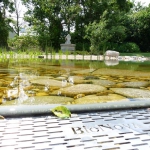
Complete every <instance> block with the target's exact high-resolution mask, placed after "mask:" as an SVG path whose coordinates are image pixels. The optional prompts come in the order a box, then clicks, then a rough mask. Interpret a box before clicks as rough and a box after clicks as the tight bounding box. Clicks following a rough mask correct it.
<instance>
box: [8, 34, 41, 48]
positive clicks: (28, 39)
mask: <svg viewBox="0 0 150 150" xmlns="http://www.w3.org/2000/svg"><path fill="white" fill-rule="evenodd" d="M8 45H9V47H10V48H11V49H15V50H18V49H19V50H25V49H33V48H38V45H39V43H38V41H37V38H36V37H35V36H29V35H26V36H16V37H15V38H13V39H10V40H9V41H8Z"/></svg>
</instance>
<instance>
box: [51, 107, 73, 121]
mask: <svg viewBox="0 0 150 150" xmlns="http://www.w3.org/2000/svg"><path fill="white" fill-rule="evenodd" d="M51 111H52V112H53V113H54V115H56V116H57V117H59V118H62V119H65V118H70V117H71V112H70V110H69V109H68V108H67V107H65V106H57V107H55V108H53V109H52V110H51Z"/></svg>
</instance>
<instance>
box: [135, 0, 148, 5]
mask: <svg viewBox="0 0 150 150" xmlns="http://www.w3.org/2000/svg"><path fill="white" fill-rule="evenodd" d="M135 1H136V2H138V1H139V2H141V3H142V4H144V3H145V4H144V6H148V4H150V0H135Z"/></svg>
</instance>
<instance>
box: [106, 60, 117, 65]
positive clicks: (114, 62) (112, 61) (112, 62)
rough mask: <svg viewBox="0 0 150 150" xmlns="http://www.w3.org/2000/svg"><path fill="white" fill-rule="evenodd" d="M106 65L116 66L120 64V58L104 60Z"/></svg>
mask: <svg viewBox="0 0 150 150" xmlns="http://www.w3.org/2000/svg"><path fill="white" fill-rule="evenodd" d="M104 63H105V65H106V66H115V65H118V64H119V60H118V59H111V60H104Z"/></svg>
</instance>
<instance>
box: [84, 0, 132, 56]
mask: <svg viewBox="0 0 150 150" xmlns="http://www.w3.org/2000/svg"><path fill="white" fill-rule="evenodd" d="M104 4H105V6H106V7H105V10H104V11H103V13H102V15H101V16H100V19H99V22H96V21H95V22H92V23H90V24H89V25H88V26H86V36H85V37H86V38H87V39H89V40H90V42H91V51H92V52H94V53H95V52H99V51H100V49H101V50H105V49H106V48H113V46H114V45H119V44H121V43H123V41H124V40H125V38H126V27H125V26H124V24H123V22H122V21H123V20H124V17H126V13H127V12H128V11H129V10H130V8H131V7H132V3H130V2H129V1H126V0H123V1H119V0H116V1H115V0H114V1H111V0H108V1H105V3H104Z"/></svg>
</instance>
